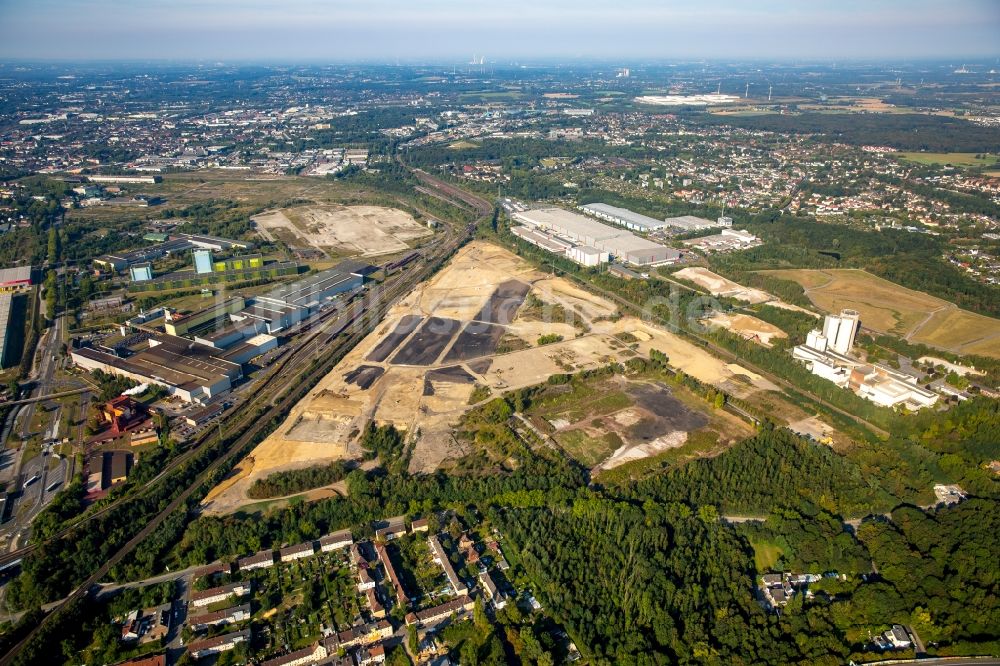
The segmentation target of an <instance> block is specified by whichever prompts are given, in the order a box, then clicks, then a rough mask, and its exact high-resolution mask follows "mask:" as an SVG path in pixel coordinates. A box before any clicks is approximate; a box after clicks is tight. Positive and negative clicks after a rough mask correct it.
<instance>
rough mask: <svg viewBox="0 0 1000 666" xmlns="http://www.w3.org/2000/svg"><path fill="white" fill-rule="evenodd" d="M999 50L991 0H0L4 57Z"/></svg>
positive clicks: (859, 54)
mask: <svg viewBox="0 0 1000 666" xmlns="http://www.w3.org/2000/svg"><path fill="white" fill-rule="evenodd" d="M473 54H476V55H485V56H486V57H487V59H488V60H492V61H500V62H506V61H510V60H515V59H530V58H552V57H556V58H578V57H589V58H600V59H629V58H750V57H758V58H832V59H841V60H843V59H848V58H859V59H865V58H882V57H895V58H917V57H927V58H934V57H952V56H954V57H961V56H994V57H995V56H998V55H1000V0H631V1H630V0H606V1H604V2H601V1H598V0H491V1H489V2H487V1H485V0H353V1H348V0H270V1H265V0H0V58H4V59H9V58H25V59H143V60H144V59H183V60H198V59H212V60H218V59H224V60H257V61H267V60H312V61H323V62H327V61H339V60H354V59H368V60H381V61H391V60H395V59H416V60H420V59H425V60H431V59H434V60H460V61H464V60H468V59H469V58H470V57H471V56H472V55H473Z"/></svg>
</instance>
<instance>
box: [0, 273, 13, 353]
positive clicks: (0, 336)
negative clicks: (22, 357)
mask: <svg viewBox="0 0 1000 666" xmlns="http://www.w3.org/2000/svg"><path fill="white" fill-rule="evenodd" d="M13 303H14V297H13V296H12V295H11V294H10V293H7V292H0V368H6V367H8V366H10V365H13V359H9V358H7V357H8V356H12V353H11V352H10V350H9V349H8V348H7V338H8V335H7V334H8V332H9V329H10V322H11V318H10V308H11V306H12V305H13Z"/></svg>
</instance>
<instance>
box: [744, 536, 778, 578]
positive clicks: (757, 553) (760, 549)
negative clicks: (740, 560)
mask: <svg viewBox="0 0 1000 666" xmlns="http://www.w3.org/2000/svg"><path fill="white" fill-rule="evenodd" d="M750 545H751V546H753V561H754V563H755V564H756V565H757V571H759V572H762V573H763V572H766V571H771V569H772V568H773V567H774V565H775V564H777V563H778V558H780V557H781V555H782V553H783V551H782V550H781V546H779V545H778V544H776V543H770V542H768V541H753V540H751V541H750Z"/></svg>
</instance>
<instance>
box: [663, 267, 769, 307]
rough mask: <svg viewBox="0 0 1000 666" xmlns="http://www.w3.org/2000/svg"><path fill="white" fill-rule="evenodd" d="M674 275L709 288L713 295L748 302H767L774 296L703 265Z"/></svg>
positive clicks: (685, 269) (682, 270)
mask: <svg viewBox="0 0 1000 666" xmlns="http://www.w3.org/2000/svg"><path fill="white" fill-rule="evenodd" d="M674 276H676V277H679V278H682V279H684V280H687V281H688V282H693V283H694V284H696V285H698V286H699V287H702V288H704V289H707V290H708V292H709V293H710V294H712V295H713V296H725V297H727V298H735V299H736V300H738V301H746V302H747V303H766V302H767V301H770V300H772V299H773V298H774V297H773V296H771V295H770V294H768V293H767V292H764V291H761V290H760V289H751V288H750V287H744V286H743V285H741V284H738V283H736V282H733V281H732V280H728V279H726V278H724V277H722V276H721V275H718V274H716V273H713V272H712V271H710V270H708V269H707V268H702V267H701V266H689V267H688V268H684V269H681V270H679V271H677V272H676V273H674Z"/></svg>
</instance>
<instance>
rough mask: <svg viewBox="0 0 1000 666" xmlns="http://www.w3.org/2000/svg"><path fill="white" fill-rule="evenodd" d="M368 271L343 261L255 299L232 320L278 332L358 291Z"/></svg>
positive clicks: (368, 267) (350, 262) (365, 265)
mask: <svg viewBox="0 0 1000 666" xmlns="http://www.w3.org/2000/svg"><path fill="white" fill-rule="evenodd" d="M372 270H374V269H373V268H372V267H371V266H369V265H368V264H359V263H356V262H352V261H343V262H341V263H340V264H338V265H336V266H334V267H333V268H330V269H328V270H325V271H321V272H319V273H316V274H315V275H311V276H309V277H307V278H303V279H302V280H298V281H296V282H293V283H291V284H285V285H282V286H280V287H278V288H277V289H275V290H274V291H271V292H270V293H268V294H266V295H264V296H257V297H256V298H254V299H253V304H252V305H251V306H250V307H248V308H247V309H246V310H243V311H242V312H239V313H236V314H234V315H233V319H234V320H236V321H244V320H246V319H248V318H249V319H256V320H259V321H261V322H264V324H265V325H266V327H267V332H268V333H275V332H277V331H281V330H283V329H286V328H289V327H290V326H294V325H295V324H297V323H299V322H301V321H304V320H305V319H307V318H309V316H310V315H312V314H313V313H314V312H316V311H317V310H319V309H320V308H321V307H322V306H323V305H324V304H325V303H327V302H329V301H330V300H332V299H335V298H337V297H339V296H340V295H341V294H344V293H347V292H352V291H354V290H355V289H360V288H361V287H362V286H363V285H364V281H365V278H364V276H365V275H367V274H369V273H370V272H371V271H372Z"/></svg>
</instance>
